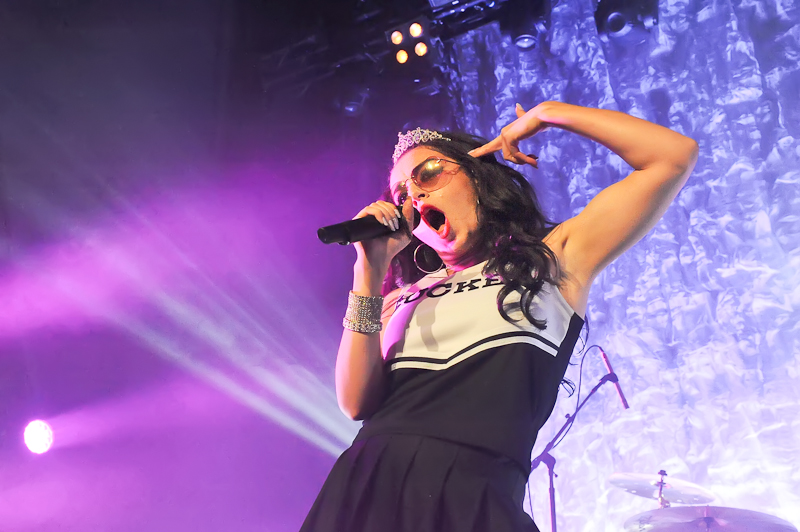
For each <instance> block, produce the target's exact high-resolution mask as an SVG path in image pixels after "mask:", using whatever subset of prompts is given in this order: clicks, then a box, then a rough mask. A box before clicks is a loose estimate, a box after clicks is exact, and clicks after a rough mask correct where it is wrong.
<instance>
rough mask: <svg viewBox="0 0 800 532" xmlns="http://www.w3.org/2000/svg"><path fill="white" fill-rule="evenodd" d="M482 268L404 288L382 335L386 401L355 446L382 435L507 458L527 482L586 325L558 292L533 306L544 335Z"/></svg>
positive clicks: (549, 289) (547, 292)
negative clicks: (504, 311)
mask: <svg viewBox="0 0 800 532" xmlns="http://www.w3.org/2000/svg"><path fill="white" fill-rule="evenodd" d="M485 264H486V263H481V264H477V265H475V266H472V267H471V268H467V269H466V270H462V271H460V272H456V273H455V274H453V275H447V273H446V272H445V271H442V272H439V273H435V274H432V275H428V276H427V277H425V278H423V279H422V280H420V281H419V282H418V283H416V284H414V285H411V286H410V287H407V288H406V289H405V290H404V291H403V293H402V294H401V296H400V298H399V299H398V301H397V303H396V308H395V312H394V314H393V315H392V317H391V319H390V320H389V323H388V325H387V327H386V331H385V332H384V336H383V356H384V360H385V364H386V366H387V370H388V371H387V373H388V377H387V380H388V385H387V394H386V397H385V399H384V402H383V404H382V405H381V407H380V409H379V410H378V411H377V412H376V413H375V414H374V415H373V416H372V417H371V418H370V419H368V420H366V421H364V425H363V427H362V429H361V431H360V432H359V433H358V436H357V437H356V441H358V440H361V439H364V438H368V437H370V436H374V435H376V434H392V433H395V434H398V433H399V434H417V435H422V436H430V437H435V438H441V439H444V440H449V441H452V442H455V443H461V444H465V445H470V446H474V447H480V448H483V449H486V450H488V451H491V452H495V453H499V454H502V455H505V456H507V457H509V458H511V459H512V460H514V461H515V462H517V463H518V464H519V465H520V467H521V468H522V469H523V470H524V471H525V472H526V473H527V471H528V470H529V469H530V455H531V450H532V448H533V444H534V442H535V441H536V434H537V433H538V431H539V429H540V428H541V426H542V425H543V424H544V422H545V421H546V420H547V418H548V417H549V416H550V413H551V412H552V410H553V406H554V405H555V401H556V396H557V394H558V386H559V384H560V382H561V380H562V379H563V377H564V373H565V372H566V369H567V364H568V363H569V359H570V356H571V354H572V350H573V348H574V347H575V343H576V342H577V339H578V335H579V333H580V330H581V328H582V327H583V319H582V318H581V317H580V316H578V315H577V314H576V313H575V312H574V311H573V310H572V308H570V306H569V304H568V303H567V302H566V301H565V300H564V298H563V296H562V295H561V293H560V292H559V291H558V288H557V287H555V286H551V285H547V284H546V285H545V286H544V288H543V289H542V291H541V292H540V293H539V294H537V296H536V297H535V298H534V300H533V303H532V312H533V315H534V316H535V317H536V318H543V319H545V320H546V321H547V327H546V328H545V329H544V330H540V329H537V328H536V327H535V326H533V325H532V324H531V323H529V322H528V320H526V319H525V318H524V316H523V315H522V312H521V311H520V310H519V309H518V305H517V303H518V302H519V294H518V293H512V294H511V295H509V296H508V297H507V298H506V302H505V304H506V307H507V308H508V314H509V316H510V317H511V318H512V319H515V320H517V321H516V322H514V323H510V322H508V321H506V320H505V319H503V317H502V316H501V315H500V312H499V311H498V309H497V293H498V292H499V290H500V288H501V287H502V282H501V281H500V280H499V279H498V278H496V277H492V276H485V275H483V274H482V269H483V267H484V266H485Z"/></svg>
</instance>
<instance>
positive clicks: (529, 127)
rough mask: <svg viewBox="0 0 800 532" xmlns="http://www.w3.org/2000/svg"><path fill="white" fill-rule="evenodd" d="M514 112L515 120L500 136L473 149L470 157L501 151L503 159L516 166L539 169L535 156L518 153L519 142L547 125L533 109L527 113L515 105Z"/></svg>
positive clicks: (542, 129)
mask: <svg viewBox="0 0 800 532" xmlns="http://www.w3.org/2000/svg"><path fill="white" fill-rule="evenodd" d="M515 111H516V113H517V119H516V120H514V121H513V122H511V123H510V124H508V125H507V126H506V127H504V128H503V129H502V130H501V131H500V135H499V136H498V137H497V138H495V139H494V140H492V141H491V142H489V143H488V144H484V145H483V146H481V147H480V148H475V149H474V150H472V151H471V152H469V154H470V155H472V156H473V157H481V156H482V155H486V154H487V153H492V152H494V151H499V150H502V151H503V158H504V159H505V160H506V161H510V162H512V163H516V164H529V165H531V166H533V167H534V168H539V165H538V162H537V159H538V157H536V156H535V155H532V154H530V155H528V154H525V153H522V152H521V151H519V141H521V140H524V139H527V138H530V137H532V136H534V135H535V134H537V133H539V132H541V131H544V130H545V129H547V127H548V125H547V124H546V123H544V122H543V121H542V120H540V119H539V117H538V116H537V113H536V112H535V108H534V109H531V110H530V111H528V112H525V110H524V109H523V108H522V106H521V105H520V104H517V106H516V108H515Z"/></svg>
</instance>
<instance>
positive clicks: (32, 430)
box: [23, 419, 53, 454]
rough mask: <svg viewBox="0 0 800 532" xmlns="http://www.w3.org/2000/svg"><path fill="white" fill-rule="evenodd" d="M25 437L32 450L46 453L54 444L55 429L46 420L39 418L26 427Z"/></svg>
mask: <svg viewBox="0 0 800 532" xmlns="http://www.w3.org/2000/svg"><path fill="white" fill-rule="evenodd" d="M23 438H24V440H25V445H27V447H28V450H30V452H32V453H36V454H42V453H46V452H47V451H49V450H50V447H52V446H53V429H51V428H50V425H48V424H47V423H45V422H44V421H42V420H40V419H37V420H36V421H31V422H30V423H28V426H27V427H25V432H24V434H23Z"/></svg>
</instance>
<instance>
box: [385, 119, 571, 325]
mask: <svg viewBox="0 0 800 532" xmlns="http://www.w3.org/2000/svg"><path fill="white" fill-rule="evenodd" d="M442 134H443V135H444V136H445V137H447V138H449V139H450V140H449V141H447V140H442V139H437V140H431V141H428V142H423V143H421V144H420V145H421V146H427V147H429V148H431V149H433V150H436V151H437V152H439V153H441V154H442V155H444V156H446V157H449V158H452V159H453V160H454V161H456V162H457V163H458V164H459V165H460V166H461V168H462V169H463V170H464V171H465V172H466V174H467V175H468V176H469V177H470V178H471V179H472V183H473V184H474V186H475V191H476V193H477V196H478V198H479V201H480V205H479V207H478V227H479V234H480V240H479V241H478V242H477V243H476V246H478V248H479V249H478V250H477V251H479V252H480V251H481V249H482V253H479V254H480V255H482V256H485V257H489V259H488V262H487V264H486V266H485V267H484V269H483V273H484V274H486V275H497V276H499V277H500V279H501V280H502V281H503V283H504V286H503V288H502V289H501V290H500V293H499V294H498V295H497V308H498V310H499V311H500V314H501V315H502V316H503V318H504V319H506V320H507V321H513V320H512V319H511V318H510V317H509V315H508V312H507V308H506V307H507V305H505V304H504V302H505V299H506V298H507V297H508V296H509V294H511V293H512V292H514V291H518V292H520V302H519V308H520V310H521V311H522V313H523V315H524V316H525V318H526V319H527V320H528V321H529V322H530V323H532V324H533V325H534V326H536V327H538V328H539V329H544V328H545V326H546V324H545V321H544V320H539V319H536V318H534V316H533V315H532V313H531V310H530V309H531V302H532V301H533V298H534V297H535V296H536V294H538V293H539V291H540V290H541V289H542V285H543V284H544V283H550V284H554V285H557V286H558V285H560V284H561V280H562V277H563V273H562V271H561V269H560V268H559V265H558V260H557V259H556V256H555V255H554V254H553V251H552V250H551V249H550V248H549V247H547V246H546V245H545V244H544V242H543V241H542V240H543V239H544V237H545V236H546V235H547V234H548V233H549V232H550V231H552V230H553V228H555V227H556V226H557V225H558V224H555V223H553V222H551V221H549V220H548V219H547V218H546V217H545V216H544V214H543V213H542V209H541V208H540V206H539V201H538V200H537V198H536V192H535V191H534V189H533V187H532V186H531V184H530V183H528V181H527V180H526V179H525V177H524V176H523V175H522V174H521V173H519V172H517V171H516V170H514V169H513V168H510V167H509V166H506V165H505V164H503V163H501V162H499V161H498V160H497V158H496V156H495V155H494V154H488V155H484V156H483V157H479V158H475V157H472V156H470V155H467V153H468V152H469V151H470V150H473V149H475V148H477V147H479V146H482V145H484V144H486V142H487V141H486V140H484V139H482V138H480V137H476V136H473V135H468V134H465V133H458V132H442ZM388 197H389V191H388V190H387V191H386V193H385V195H384V198H388ZM387 201H391V199H387ZM419 244H421V241H420V240H419V239H418V238H416V237H413V238H412V240H411V243H410V244H409V245H408V246H406V247H405V249H403V250H402V251H401V252H400V253H398V254H397V255H396V256H395V257H394V259H393V260H392V263H391V266H390V268H389V272H388V273H387V275H386V279H385V280H384V284H383V292H384V294H387V293H389V292H390V291H391V290H393V289H395V288H398V287H401V286H404V285H406V284H410V283H415V282H417V281H418V280H420V279H421V278H422V277H424V276H425V275H426V274H425V273H424V272H423V271H421V270H420V269H419V268H417V266H416V264H415V263H414V251H415V250H416V248H417V246H418V245H419ZM437 266H438V264H437ZM435 267H436V266H434V268H435Z"/></svg>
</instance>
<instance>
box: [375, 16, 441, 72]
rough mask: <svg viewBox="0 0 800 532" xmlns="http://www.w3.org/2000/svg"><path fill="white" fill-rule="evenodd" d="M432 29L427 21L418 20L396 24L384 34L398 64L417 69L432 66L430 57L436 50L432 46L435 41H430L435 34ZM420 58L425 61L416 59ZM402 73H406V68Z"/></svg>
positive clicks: (423, 19)
mask: <svg viewBox="0 0 800 532" xmlns="http://www.w3.org/2000/svg"><path fill="white" fill-rule="evenodd" d="M433 27H434V26H432V25H431V22H430V21H429V20H427V19H425V18H418V19H416V20H410V21H408V22H404V23H402V24H398V25H397V26H394V27H393V28H389V29H388V30H387V31H386V32H385V33H386V39H387V41H389V43H390V49H391V50H392V52H393V53H394V54H395V59H396V60H397V63H398V64H401V65H402V64H405V63H408V64H409V65H410V66H412V67H414V68H418V69H426V68H430V67H431V66H432V61H434V60H435V58H433V57H432V56H433V55H435V53H436V48H435V47H433V46H432V43H433V42H435V39H434V40H433V41H432V40H431V39H432V33H435V32H432V28H433ZM412 50H414V52H412ZM420 57H424V58H425V60H424V61H420V60H419V59H417V58H420ZM403 72H406V73H407V72H408V68H407V67H404V70H403Z"/></svg>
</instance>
